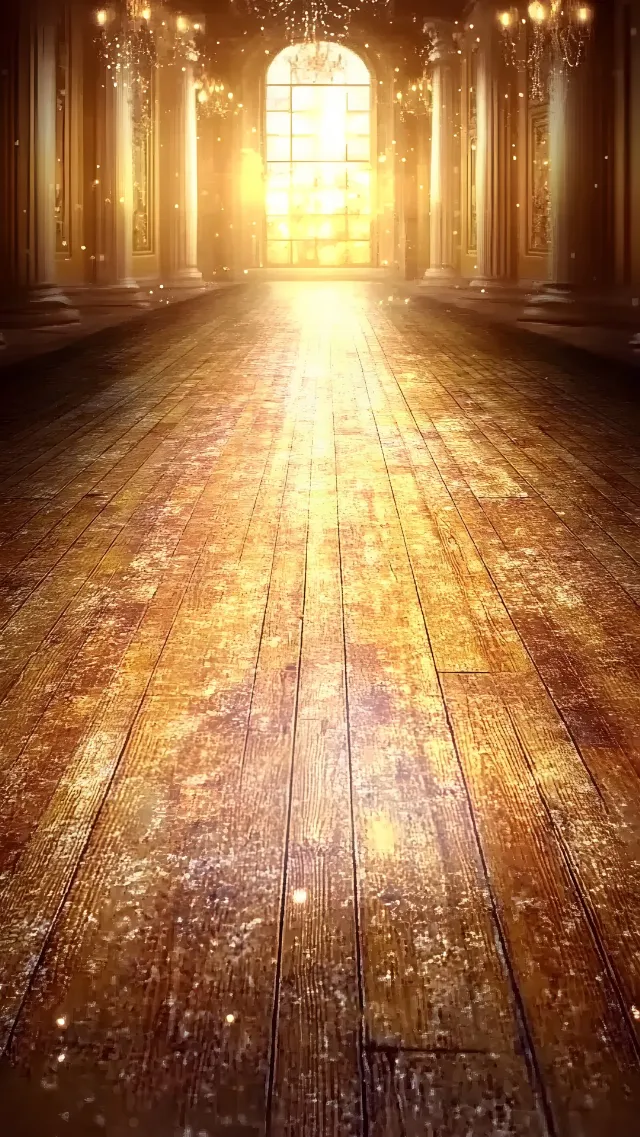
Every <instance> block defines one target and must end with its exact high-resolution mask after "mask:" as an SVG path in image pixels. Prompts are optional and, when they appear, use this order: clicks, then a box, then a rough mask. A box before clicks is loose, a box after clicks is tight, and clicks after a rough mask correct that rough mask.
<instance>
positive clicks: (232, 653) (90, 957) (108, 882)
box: [14, 391, 309, 1132]
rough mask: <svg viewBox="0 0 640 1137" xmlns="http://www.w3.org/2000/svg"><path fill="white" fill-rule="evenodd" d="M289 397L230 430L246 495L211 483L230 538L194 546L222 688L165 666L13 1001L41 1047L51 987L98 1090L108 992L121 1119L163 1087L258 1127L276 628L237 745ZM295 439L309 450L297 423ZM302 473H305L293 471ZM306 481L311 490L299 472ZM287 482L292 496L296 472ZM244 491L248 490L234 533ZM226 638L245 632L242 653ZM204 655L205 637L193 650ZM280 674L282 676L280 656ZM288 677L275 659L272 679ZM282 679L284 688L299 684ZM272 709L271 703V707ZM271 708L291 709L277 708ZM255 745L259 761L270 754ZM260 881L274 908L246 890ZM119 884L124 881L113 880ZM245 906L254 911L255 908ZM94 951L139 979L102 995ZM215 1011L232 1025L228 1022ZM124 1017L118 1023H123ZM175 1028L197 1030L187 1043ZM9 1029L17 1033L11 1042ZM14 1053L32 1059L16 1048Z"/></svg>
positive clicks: (278, 772) (265, 1011) (275, 760)
mask: <svg viewBox="0 0 640 1137" xmlns="http://www.w3.org/2000/svg"><path fill="white" fill-rule="evenodd" d="M292 398H293V404H292V402H291V400H292ZM295 403H296V399H295V391H294V392H293V396H289V398H288V400H286V401H284V407H285V417H284V418H283V414H282V411H281V409H280V405H279V401H276V402H275V410H270V411H269V412H268V417H270V418H271V420H272V430H271V435H272V438H270V437H269V432H267V430H266V423H265V424H264V425H263V428H262V432H261V433H259V434H256V433H255V432H252V434H251V439H252V445H251V446H249V447H247V445H246V441H245V440H244V439H239V440H238V449H237V454H236V461H237V469H236V471H235V472H236V475H237V476H239V477H241V478H242V479H243V480H245V481H247V480H252V481H253V483H254V485H255V494H254V498H253V501H252V500H251V497H250V495H249V494H247V493H245V494H244V495H243V496H242V498H240V497H239V495H236V496H233V495H232V494H230V493H229V487H228V486H223V487H220V489H221V492H222V493H223V500H224V505H225V507H226V510H227V513H228V515H229V519H228V524H223V525H222V527H221V530H222V532H223V533H225V534H226V537H225V539H223V540H221V542H220V545H219V548H218V555H217V563H216V561H215V560H214V555H213V553H212V551H211V550H212V547H213V543H212V537H213V535H214V534H215V535H216V537H217V536H218V533H219V526H217V525H214V527H213V529H212V530H211V531H207V540H206V542H205V545H204V547H203V557H204V556H206V557H208V564H207V573H208V576H209V578H212V577H214V576H215V575H216V572H217V573H218V575H219V576H220V578H221V582H222V583H223V586H224V589H225V591H224V592H223V594H222V602H221V603H220V604H219V605H218V607H217V608H215V609H213V610H209V615H210V620H211V624H212V629H211V630H212V637H213V640H214V642H215V643H216V647H217V667H218V671H219V674H221V675H223V676H224V677H225V684H224V686H217V687H216V689H215V691H214V690H211V689H210V678H211V677H210V676H206V677H205V682H204V686H203V688H202V690H201V692H199V693H198V694H197V695H194V694H193V692H192V690H191V683H190V682H187V683H185V684H184V685H183V686H182V687H181V685H180V681H179V677H180V673H181V672H180V668H179V667H177V668H176V672H175V676H174V678H175V680H176V686H175V688H174V695H173V697H167V696H165V695H161V696H157V695H156V696H153V695H152V696H150V697H149V698H148V699H147V700H146V702H145V704H144V707H143V709H142V712H141V714H140V715H139V716H138V719H137V721H136V724H135V728H134V730H133V733H132V735H131V739H130V741H129V743H128V745H127V747H126V750H125V753H124V757H123V760H122V763H121V767H120V770H119V775H118V779H117V782H116V783H115V785H114V789H113V791H112V793H111V795H110V796H109V798H108V800H107V802H106V804H105V809H104V811H103V813H102V814H101V817H100V822H99V825H98V827H97V829H96V831H95V834H94V836H93V839H92V842H91V846H90V848H89V850H88V852H87V855H86V858H85V861H84V863H83V867H82V870H81V872H80V874H79V876H78V878H77V880H76V883H75V886H74V889H73V892H72V893H71V896H70V899H69V902H68V904H67V906H66V908H65V913H64V917H63V920H62V923H61V925H60V926H59V929H58V931H57V933H56V936H55V937H54V940H53V941H52V944H51V947H50V949H49V951H48V954H47V959H46V960H45V963H44V967H43V970H42V973H41V987H40V989H39V990H38V991H37V992H35V993H34V997H33V998H32V999H30V1002H29V1007H28V1009H27V1011H26V1012H25V1022H26V1021H28V1024H29V1025H28V1027H27V1031H28V1034H29V1035H31V1034H33V1032H36V1033H37V1034H38V1036H39V1037H40V1039H41V1044H42V1047H43V1052H44V1053H46V1052H47V1049H48V1048H49V1047H55V1045H56V1039H55V1029H52V1026H53V1018H52V1017H51V1014H50V1012H49V1011H48V1010H45V1009H44V1007H45V1005H50V1006H51V1005H57V1004H58V1003H59V1002H60V1000H63V1001H64V1002H65V1005H67V1006H69V1007H70V1008H72V1013H73V1016H74V1028H75V1029H78V1030H79V1032H80V1036H81V1037H82V1038H83V1040H84V1041H83V1043H82V1044H81V1045H80V1046H79V1048H78V1050H77V1051H76V1053H75V1060H76V1061H77V1063H78V1064H79V1065H80V1066H81V1067H82V1066H83V1063H84V1071H85V1073H86V1072H87V1071H89V1072H90V1073H93V1074H94V1075H95V1080H96V1081H97V1083H98V1092H99V1094H100V1095H101V1097H102V1098H104V1097H105V1096H107V1097H109V1095H108V1093H107V1090H106V1089H105V1085H104V1083H103V1082H102V1080H101V1077H100V1074H99V1072H96V1071H95V1070H94V1068H93V1065H92V1046H93V1043H92V1041H91V1039H92V1038H96V1037H97V1036H96V1034H95V1032H96V1031H97V1032H98V1036H99V1034H100V1031H101V1029H102V1027H103V1025H104V1023H103V1022H101V1023H100V1024H99V1023H98V1022H97V1021H96V1020H95V1019H94V1018H93V1014H92V1009H91V1005H92V1002H93V999H92V995H91V992H93V994H94V995H95V996H96V998H97V999H98V1002H100V1003H102V1004H103V1005H104V1000H105V995H107V994H108V1002H109V1007H110V1011H109V1014H110V1016H111V1023H112V1031H113V1037H114V1040H116V1041H115V1045H114V1047H113V1048H112V1051H111V1055H110V1064H109V1070H110V1071H111V1072H112V1074H113V1076H114V1077H115V1078H117V1076H118V1071H125V1070H128V1069H131V1068H132V1069H133V1070H134V1071H135V1077H134V1078H133V1079H132V1081H131V1082H130V1084H129V1098H128V1099H127V1100H126V1101H125V1102H122V1101H120V1102H115V1103H114V1102H113V1100H111V1101H110V1108H111V1111H112V1112H111V1116H113V1114H114V1111H116V1112H117V1110H118V1109H119V1110H120V1113H119V1114H117V1116H118V1117H119V1118H120V1123H122V1113H123V1111H124V1113H125V1116H126V1117H128V1116H129V1112H128V1111H129V1107H132V1098H131V1095H133V1099H135V1106H133V1107H132V1108H133V1109H134V1112H137V1113H138V1114H139V1113H140V1111H141V1110H142V1111H143V1116H144V1110H145V1108H147V1107H148V1108H149V1109H150V1110H153V1108H154V1105H155V1106H157V1104H158V1101H159V1100H160V1101H162V1102H163V1104H164V1108H165V1110H166V1111H167V1112H168V1113H169V1114H170V1115H171V1116H178V1117H179V1116H180V1114H181V1113H182V1112H183V1111H187V1112H188V1115H189V1117H193V1116H195V1117H197V1116H199V1115H201V1114H202V1110H205V1111H206V1113H207V1115H208V1117H209V1120H208V1124H209V1126H211V1124H213V1126H214V1131H215V1128H217V1127H218V1126H219V1125H220V1124H223V1122H224V1119H225V1118H226V1117H227V1116H229V1117H235V1118H236V1119H237V1118H241V1119H242V1118H243V1117H245V1118H247V1119H250V1120H247V1121H246V1125H247V1132H254V1129H253V1128H251V1126H254V1125H255V1124H259V1125H260V1126H262V1125H263V1124H264V1116H265V1108H266V1082H267V1073H268V1053H269V1044H270V1023H271V1010H272V1001H273V990H274V985H273V984H274V976H275V959H276V954H277V936H278V930H279V911H280V903H281V871H282V856H283V839H284V819H285V817H286V810H287V792H286V789H287V786H288V784H289V780H290V764H291V731H292V722H290V723H289V724H287V721H286V715H285V718H284V720H282V719H280V720H278V721H274V720H273V717H271V720H270V721H267V722H266V723H265V722H264V712H265V704H264V698H265V696H268V695H270V694H271V693H272V692H273V689H274V686H275V685H276V684H277V682H278V674H275V675H274V673H273V666H274V664H275V665H276V666H277V665H278V663H279V662H280V663H282V654H281V652H277V653H276V654H275V657H274V653H273V643H272V641H273V639H274V638H279V637H274V636H273V635H272V636H271V637H270V641H269V643H268V644H267V658H266V660H265V671H266V675H265V679H266V686H265V690H264V692H263V696H262V697H259V693H258V714H259V716H260V717H259V719H258V724H257V726H258V729H257V732H256V734H257V736H258V737H256V738H254V743H257V745H256V746H255V747H254V750H255V753H254V754H250V753H249V752H247V753H246V754H245V753H244V743H245V739H246V733H247V723H248V719H249V714H250V711H251V706H252V691H253V689H254V678H255V675H256V659H257V656H258V649H259V646H260V643H261V637H262V629H263V622H264V624H265V626H267V624H268V621H265V605H266V604H267V602H268V597H269V595H270V592H269V582H270V579H271V575H272V565H273V557H274V544H275V541H276V536H277V533H278V519H279V516H280V502H281V501H282V495H283V491H284V490H285V481H286V479H287V470H288V465H289V461H288V453H289V450H290V447H291V442H292V436H293V427H294V421H295V413H294V412H295ZM243 442H244V445H242V443H243ZM265 444H266V446H267V453H265V449H264V447H265ZM299 445H300V446H301V447H302V453H303V460H304V454H305V451H306V452H307V459H306V460H307V462H308V449H309V445H308V437H307V436H305V434H304V433H302V434H301V436H300V441H299ZM269 451H271V455H270V457H269ZM265 458H267V459H268V462H267V468H266V471H265ZM263 473H264V477H263ZM301 477H302V480H303V483H304V471H301ZM306 486H307V494H308V473H307V475H306ZM294 491H295V492H294ZM256 494H257V497H256V496H255V495H256ZM292 494H293V495H294V497H295V496H296V495H297V497H299V496H300V485H299V484H296V485H295V487H294V489H292ZM239 501H242V502H243V503H244V505H243V508H244V530H243V527H242V519H241V517H240V516H239V514H240V506H239ZM292 508H293V507H292ZM222 520H223V521H224V520H225V519H224V518H223V519H222ZM231 521H233V524H231ZM247 526H248V529H247ZM287 533H288V536H287V537H286V540H287V541H288V542H289V544H288V545H287V544H286V543H285V545H284V547H283V548H281V550H280V553H279V573H280V586H279V587H278V588H276V591H275V593H274V603H277V604H278V605H279V609H274V610H273V611H272V613H271V617H270V621H271V623H272V622H273V620H274V619H276V620H277V621H278V623H279V630H280V631H281V633H284V636H283V647H285V648H286V653H287V656H288V659H290V658H291V652H292V651H293V652H294V655H295V653H296V652H297V648H296V637H295V635H294V636H293V637H292V636H291V631H294V630H295V632H296V634H297V636H298V637H299V626H300V621H299V611H300V609H299V606H297V605H296V606H294V607H293V608H292V605H291V600H292V599H293V596H292V593H291V585H290V584H289V583H288V582H289V581H290V579H291V583H292V584H293V587H294V590H295V589H299V588H300V585H301V578H300V577H299V578H298V579H297V580H296V579H295V577H294V578H290V576H289V568H290V564H289V559H288V554H289V553H290V552H291V540H292V539H293V540H294V543H295V545H296V546H297V545H298V544H299V541H300V537H301V536H302V539H303V540H302V550H301V552H302V557H304V519H303V527H302V530H300V525H299V524H297V523H296V525H295V526H294V532H293V534H292V533H291V532H290V531H289V529H288V527H285V529H284V531H283V535H285V536H286V535H287ZM239 557H240V560H238V558H239ZM234 565H235V569H234ZM195 576H196V574H195V573H193V574H192V581H193V580H194V579H195ZM283 587H285V588H287V594H286V595H283V594H282V588H283ZM187 593H188V589H187V592H186V593H185V596H184V597H183V599H182V603H181V607H180V611H179V614H178V618H177V620H176V622H175V624H174V627H173V631H172V637H171V638H182V641H183V645H184V660H185V665H187V667H188V665H190V660H189V659H188V656H189V654H190V653H191V652H192V641H191V639H190V636H189V634H188V632H189V628H190V622H191V619H192V616H193V613H194V610H195V608H194V605H198V604H199V603H200V601H203V602H208V599H209V597H210V595H211V593H210V591H209V590H207V591H206V593H205V592H203V590H202V588H201V587H198V588H196V589H195V590H194V592H193V593H192V596H191V600H190V601H189V602H187V599H186V597H187ZM278 610H279V612H280V615H281V617H282V623H280V621H279V620H278ZM292 616H293V621H292ZM287 633H289V634H287ZM239 642H241V643H243V644H244V645H245V646H244V650H243V651H242V652H241V653H239V652H238V648H237V645H238V643H239ZM252 646H253V658H251V648H252ZM207 650H208V644H207V643H206V642H205V643H203V645H202V646H201V652H202V653H205V652H206V651H207ZM269 664H270V665H271V666H269ZM277 672H278V673H279V675H280V679H282V678H283V676H282V673H281V667H277ZM184 673H185V672H184V669H183V674H184ZM187 673H188V671H187ZM288 674H289V666H288V662H287V663H285V665H284V677H288ZM289 690H290V692H294V691H295V684H294V686H293V688H291V687H290V686H289ZM268 709H269V710H270V711H271V715H272V716H273V708H272V707H271V708H268ZM279 709H280V710H282V709H284V710H285V711H286V706H285V707H284V708H282V707H280V708H279ZM292 709H293V705H292V703H291V702H290V711H292ZM287 735H288V736H289V738H288V740H287ZM265 744H266V746H265ZM243 754H244V759H243ZM265 758H270V761H269V762H267V763H266V765H265V761H264V760H265ZM243 762H246V763H247V768H246V769H244V773H243ZM258 775H259V776H258ZM243 787H244V791H243ZM238 790H240V791H241V792H240V801H239V802H238V797H237V794H238ZM261 791H262V792H261ZM283 791H284V792H283ZM238 804H240V807H241V808H240V815H239V817H237V818H236V816H235V811H236V808H237V806H238ZM250 807H253V811H254V812H253V814H252V812H251V808H250ZM274 808H277V809H279V810H280V815H281V818H282V826H281V829H280V832H278V826H277V824H276V825H275V828H274V816H273V811H274ZM252 832H253V833H254V834H255V840H254V841H252V840H251V834H252ZM267 868H269V869H270V874H269V872H268V871H266V869H267ZM249 870H250V871H249ZM261 874H263V875H262V877H261ZM261 879H262V880H263V883H264V892H263V894H262V897H263V900H264V904H266V905H268V906H269V907H270V910H271V920H268V919H267V917H268V912H264V905H263V904H261V899H260V894H259V891H257V888H258V887H259V886H258V883H257V882H259V881H260V880H261ZM123 880H124V881H127V882H128V885H125V887H124V889H123V888H122V882H123ZM88 911H89V912H91V913H95V924H94V922H93V920H92V921H91V923H90V924H89V925H87V921H86V913H87V912H88ZM256 912H260V913H262V914H261V915H260V916H258V917H257V918H256ZM263 916H264V918H265V923H264V928H263V927H262V919H263ZM133 924H135V928H136V931H135V934H134V936H133V938H127V937H126V934H125V938H124V940H122V938H121V937H120V936H118V941H116V940H114V939H113V936H112V929H113V928H116V927H117V928H118V929H122V930H123V931H124V929H125V928H127V927H131V926H132V925H133ZM258 929H260V930H259V931H258ZM269 938H271V944H269ZM265 949H266V950H265ZM105 952H106V958H107V960H108V961H109V962H108V967H109V969H111V968H112V967H113V966H114V964H116V957H117V959H118V963H117V966H118V970H119V973H120V974H121V975H123V977H124V976H127V975H135V977H136V978H135V980H134V982H133V987H131V986H130V985H129V983H128V982H127V981H126V980H123V986H122V988H121V989H120V995H121V997H122V1001H121V1000H120V999H119V998H118V997H117V995H116V993H113V996H112V995H111V994H109V993H108V992H105V990H104V987H103V983H104V979H103V976H104V974H105V973H104V969H103V962H104V960H105ZM114 952H115V955H114V954H113V953H114ZM63 961H64V962H63ZM98 961H100V962H98ZM179 961H182V962H181V963H179ZM61 967H62V970H60V968H61ZM67 967H69V968H70V970H67ZM63 974H66V975H67V976H71V986H70V987H67V986H66V984H65V982H64V980H63V986H62V988H61V987H60V979H61V977H62V976H63ZM107 982H108V980H107ZM134 992H135V995H134ZM132 1000H133V1001H134V1003H135V1007H136V1009H135V1011H134V1010H133V1007H132ZM136 1000H137V1001H136ZM228 1015H231V1016H232V1017H233V1022H227V1016H228ZM122 1016H124V1017H122ZM54 1017H55V1016H54ZM125 1021H126V1022H127V1023H128V1024H129V1025H128V1026H127V1027H126V1029H125V1030H124V1031H122V1029H121V1025H120V1024H122V1023H123V1022H125ZM81 1023H82V1026H81ZM252 1023H253V1024H254V1026H252ZM132 1024H135V1025H134V1026H133V1027H132ZM21 1029H22V1028H21ZM187 1037H189V1039H190V1040H192V1041H189V1043H188V1046H185V1044H184V1039H186V1038H187ZM20 1038H21V1033H20V1030H19V1031H18V1034H17V1035H16V1043H15V1047H14V1053H17V1052H18V1051H19V1048H20ZM49 1052H50V1053H53V1050H50V1051H49ZM24 1056H25V1057H26V1058H29V1059H30V1057H31V1055H30V1047H29V1046H28V1044H27V1051H25V1052H24ZM183 1056H184V1058H185V1059H187V1060H185V1061H183ZM227 1060H228V1063H229V1064H228V1065H227ZM45 1061H46V1059H45ZM107 1088H108V1087H107ZM196 1099H198V1100H196ZM212 1114H213V1118H214V1120H213V1122H212V1118H211V1115H212ZM216 1118H218V1120H215V1119H216ZM256 1118H257V1119H258V1120H257V1121H256ZM242 1124H245V1122H242Z"/></svg>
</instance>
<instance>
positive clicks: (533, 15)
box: [528, 0, 547, 24]
mask: <svg viewBox="0 0 640 1137" xmlns="http://www.w3.org/2000/svg"><path fill="white" fill-rule="evenodd" d="M528 11H529V19H531V20H533V22H534V24H543V23H544V21H545V20H546V18H547V9H546V6H545V5H544V4H542V3H541V0H534V2H533V4H530V5H529V8H528Z"/></svg>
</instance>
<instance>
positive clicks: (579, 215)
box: [523, 60, 594, 324]
mask: <svg viewBox="0 0 640 1137" xmlns="http://www.w3.org/2000/svg"><path fill="white" fill-rule="evenodd" d="M589 86H590V84H589V76H588V65H587V64H586V63H583V64H581V65H580V66H579V67H578V68H576V69H574V70H571V71H570V70H569V69H568V68H566V67H565V66H563V65H562V62H561V61H560V60H556V61H555V62H554V65H553V68H552V72H551V78H550V91H549V189H550V233H551V243H550V252H549V268H548V280H547V283H546V284H545V285H544V287H543V288H542V290H541V291H540V292H539V293H538V294H536V295H535V296H533V297H532V298H531V301H530V304H529V305H528V307H527V308H526V309H525V311H524V314H523V315H524V319H527V320H541V321H549V322H552V323H569V324H572V323H578V324H580V323H583V322H584V320H585V318H586V317H585V313H584V308H583V305H582V303H581V302H580V301H581V294H582V295H584V292H585V290H586V288H587V287H588V286H589V284H590V283H591V281H592V278H593V265H592V263H591V262H592V248H593V245H592V233H591V229H592V222H593V220H594V219H593V218H591V217H590V204H591V203H592V200H593V199H592V191H593V178H594V175H593V169H592V162H593V154H592V148H593V147H592V140H591V139H590V138H589V137H588V123H589V117H590V108H589Z"/></svg>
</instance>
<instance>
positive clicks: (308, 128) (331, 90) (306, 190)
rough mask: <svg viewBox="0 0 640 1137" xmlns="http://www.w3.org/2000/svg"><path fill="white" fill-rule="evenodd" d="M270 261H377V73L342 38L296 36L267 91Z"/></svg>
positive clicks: (271, 75)
mask: <svg viewBox="0 0 640 1137" xmlns="http://www.w3.org/2000/svg"><path fill="white" fill-rule="evenodd" d="M266 106H267V110H266V163H267V166H266V172H267V177H266V215H267V263H268V264H270V265H297V266H301V267H303V266H311V267H314V266H317V267H323V266H347V265H368V264H371V76H370V74H369V71H368V68H367V67H366V64H365V63H364V62H363V61H362V59H360V57H359V56H358V55H356V54H355V52H353V51H351V50H350V49H349V48H346V47H343V46H342V45H341V44H337V43H316V44H293V45H291V46H290V47H286V48H285V49H284V51H281V52H280V54H279V55H277V56H276V57H275V59H274V60H273V62H272V63H271V65H270V67H269V69H268V72H267V93H266Z"/></svg>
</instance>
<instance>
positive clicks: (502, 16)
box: [498, 12, 513, 28]
mask: <svg viewBox="0 0 640 1137" xmlns="http://www.w3.org/2000/svg"><path fill="white" fill-rule="evenodd" d="M498 19H499V21H500V23H501V24H502V26H503V28H510V27H511V24H512V23H513V17H512V15H511V12H500V13H499V14H498Z"/></svg>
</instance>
